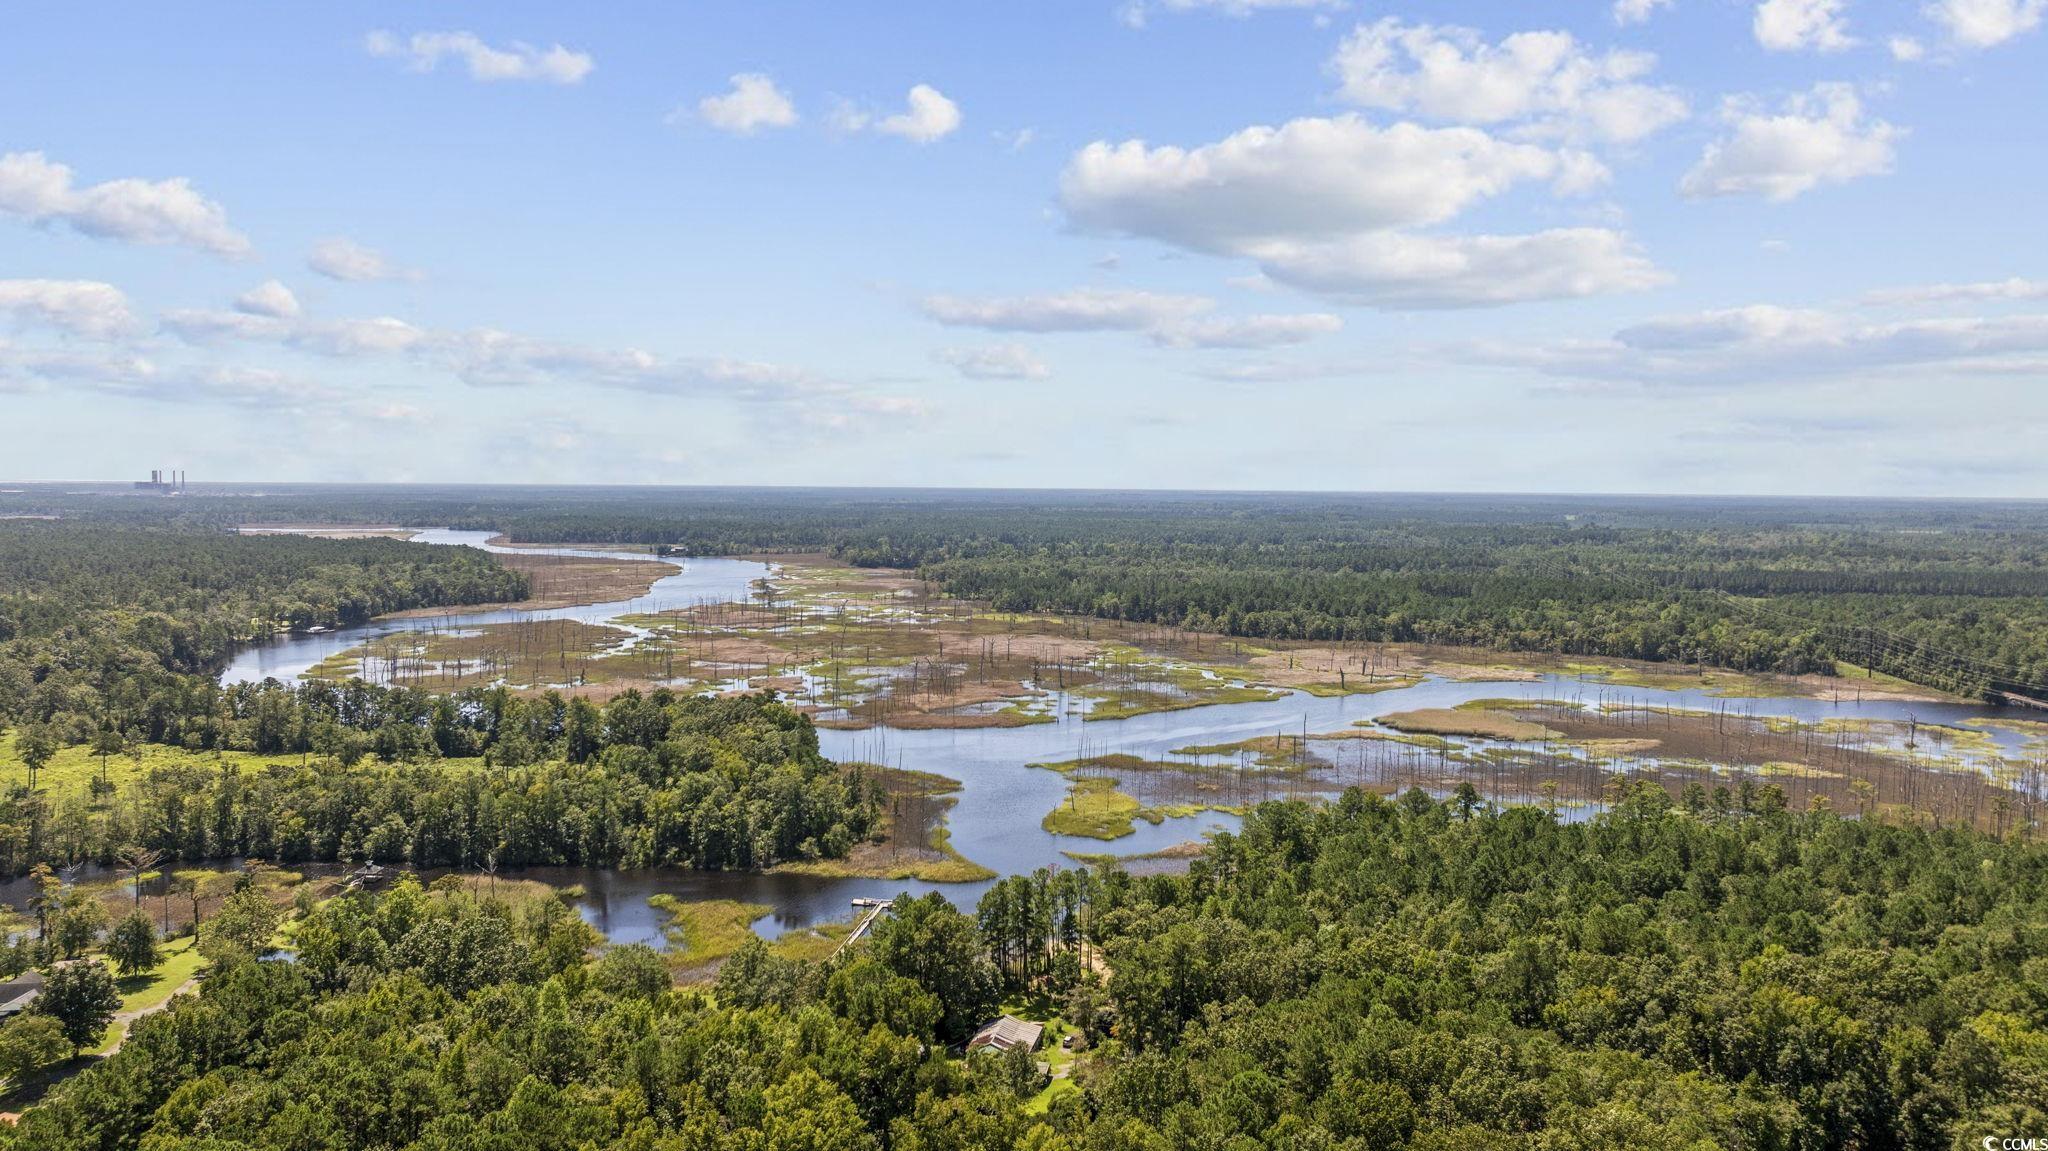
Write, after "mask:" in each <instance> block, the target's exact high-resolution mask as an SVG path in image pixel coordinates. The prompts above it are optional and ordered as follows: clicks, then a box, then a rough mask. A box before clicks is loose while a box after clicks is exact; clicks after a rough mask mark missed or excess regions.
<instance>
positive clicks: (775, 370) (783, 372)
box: [162, 310, 921, 419]
mask: <svg viewBox="0 0 2048 1151" xmlns="http://www.w3.org/2000/svg"><path fill="white" fill-rule="evenodd" d="M162 326H163V329H164V330H165V331H166V332H168V333H170V334H172V335H175V336H177V337H179V338H180V339H182V340H184V341H185V342H187V343H190V344H195V345H202V346H217V345H221V344H226V343H230V342H242V343H252V344H275V345H279V346H282V347H286V348H290V349H293V350H295V351H299V352H304V353H308V354H311V355H317V356H324V357H329V358H334V359H375V358H398V359H402V360H403V361H405V362H408V363H411V364H412V365H414V366H416V367H419V368H423V369H426V370H431V371H437V372H444V373H447V374H448V375H451V376H453V377H454V378H455V379H457V380H460V381H461V382H463V383H465V384H469V385H471V386H473V387H480V388H507V387H545V388H563V389H566V388H575V387H583V386H590V387H602V388H613V389H620V390H626V391H635V392H643V393H648V394H653V395H665V396H688V397H697V398H716V399H728V400H735V401H740V402H745V403H754V404H776V405H784V406H787V407H790V408H792V409H794V410H795V411H796V413H797V414H798V415H799V416H800V417H803V418H806V419H807V418H809V414H808V406H809V405H814V404H816V405H827V406H831V407H833V408H834V410H837V411H841V412H846V413H853V414H856V415H860V416H863V417H866V416H875V417H884V416H893V417H904V416H910V415H915V414H917V413H918V412H919V411H920V410H921V409H920V407H919V405H918V404H916V402H915V401H914V400H911V399H908V398H906V397H900V396H888V395H877V394H873V393H868V392H864V391H861V390H859V389H856V388H854V387H852V386H850V385H848V384H845V383H843V382H840V381H836V380H832V379H829V378H825V377H821V376H818V375H815V374H813V373H811V372H809V371H806V370H804V369H801V368H796V367H791V366H788V365H781V364H771V363H764V362H760V361H752V360H741V359H733V358H728V357H716V356H663V355H658V354H656V353H653V352H648V351H644V350H641V349H638V348H603V347H592V346H590V345H586V344H575V343H568V342H562V341H555V340H545V339H538V338H534V337H531V336H524V335H520V334H517V333H513V332H506V331H501V330H498V329H494V328H471V329H463V330H455V329H439V328H428V327H422V326H419V325H416V324H412V323H409V322H407V321H405V320H402V319H398V318H396V317H392V316H375V317H367V318H341V319H323V318H318V317H309V316H304V315H300V316H295V317H273V316H263V315H252V314H249V313H247V312H239V311H208V310H185V311H173V312H168V313H166V314H165V315H164V317H163V321H162Z"/></svg>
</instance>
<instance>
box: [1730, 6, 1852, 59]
mask: <svg viewBox="0 0 2048 1151" xmlns="http://www.w3.org/2000/svg"><path fill="white" fill-rule="evenodd" d="M1847 6H1848V0H1763V2H1762V3H1760V4H1758V5H1757V6H1756V14H1755V16H1754V17H1753V18H1752V19H1751V21H1750V30H1751V31H1752V32H1754V33H1755V34H1756V42H1757V43H1759V44H1761V45H1763V46H1764V47H1765V48H1768V49H1770V50H1771V51H1773V52H1797V51H1801V50H1804V49H1811V50H1813V51H1816V52H1840V51H1842V50H1843V49H1845V48H1851V47H1854V46H1855V44H1856V41H1855V40H1854V39H1852V38H1851V37H1850V36H1849V22H1848V20H1847V19H1845V18H1844V17H1843V15H1842V10H1843V9H1844V8H1846V7H1847Z"/></svg>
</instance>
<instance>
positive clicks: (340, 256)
mask: <svg viewBox="0 0 2048 1151" xmlns="http://www.w3.org/2000/svg"><path fill="white" fill-rule="evenodd" d="M306 267H308V268H311V269H312V270H313V271H315V272H318V273H320V274H321V275H323V276H326V277H327V278H328V279H330V280H347V281H349V282H351V283H360V282H363V281H366V280H417V279H419V278H420V274H419V273H418V272H417V271H414V270H413V269H411V268H401V267H399V266H398V265H397V264H394V263H392V262H391V261H390V260H389V259H388V258H387V257H386V256H385V255H384V253H382V252H379V251H378V250H376V249H375V248H371V247H367V246H365V245H362V244H358V243H356V242H355V241H354V240H351V239H348V238H347V237H345V236H332V237H329V238H327V239H325V240H321V241H319V242H317V243H315V244H314V245H313V250H312V251H311V252H309V253H307V255H306Z"/></svg>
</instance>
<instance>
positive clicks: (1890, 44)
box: [1885, 36, 1927, 64]
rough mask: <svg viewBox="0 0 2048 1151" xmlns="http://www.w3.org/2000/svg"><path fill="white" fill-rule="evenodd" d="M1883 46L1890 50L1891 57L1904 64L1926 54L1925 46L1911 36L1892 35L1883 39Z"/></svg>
mask: <svg viewBox="0 0 2048 1151" xmlns="http://www.w3.org/2000/svg"><path fill="white" fill-rule="evenodd" d="M1885 47H1886V48H1887V49H1889V50H1890V51H1891V54H1892V59H1894V60H1897V61H1900V62H1901V63H1906V64H1910V63H1912V62H1913V61H1915V60H1918V59H1920V58H1922V57H1924V56H1926V55H1927V46H1926V45H1924V44H1922V43H1920V41H1918V40H1916V39H1914V38H1913V37H1911V36H1893V37H1892V38H1891V39H1889V40H1887V41H1885Z"/></svg>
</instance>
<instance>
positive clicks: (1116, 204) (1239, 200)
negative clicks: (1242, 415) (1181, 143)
mask: <svg viewBox="0 0 2048 1151" xmlns="http://www.w3.org/2000/svg"><path fill="white" fill-rule="evenodd" d="M1560 168H1561V161H1560V159H1559V156H1558V154H1557V153H1555V152H1552V151H1550V150H1549V149H1546V148H1541V147H1537V146H1535V145H1533V144H1516V143H1510V142H1507V141H1503V140H1499V139H1497V138H1495V137H1493V136H1490V135H1488V134H1486V133H1485V132H1482V131H1479V130H1477V129H1474V128H1424V127H1420V126H1418V125H1415V124H1393V125H1390V126H1388V127H1385V128H1381V127H1378V126H1375V125H1373V124H1370V123H1368V122H1366V121H1365V120H1363V119H1361V118H1359V117H1357V116H1340V117H1336V118H1334V119H1316V118H1311V119H1301V120H1293V121H1290V122H1288V123H1286V124H1283V125H1281V126H1280V127H1278V128H1268V127H1254V128H1246V129H1244V130H1243V131H1241V132H1238V133H1235V134H1234V135H1231V136H1229V137H1226V138H1225V139H1223V140H1221V141H1219V142H1217V143H1214V144H1205V145H1203V146H1201V147H1198V148H1192V149H1189V148H1177V147H1173V146H1170V145H1162V146H1160V147H1157V148H1154V147H1148V146H1147V145H1146V144H1145V143H1144V142H1143V141H1141V140H1128V141H1125V142H1124V143H1122V144H1110V143H1108V142H1106V141H1097V142H1095V143H1093V144H1090V145H1088V146H1087V147H1085V148H1083V149H1081V151H1079V152H1077V153H1075V155H1074V157H1073V158H1072V159H1071V160H1070V161H1069V162H1068V164H1067V167H1066V171H1065V172H1063V173H1062V174H1061V176H1060V201H1061V203H1062V205H1063V206H1064V207H1065V208H1066V211H1067V214H1068V215H1069V216H1071V217H1072V218H1073V219H1074V221H1075V223H1077V224H1080V225H1081V226H1083V227H1087V228H1094V229H1099V230H1103V231H1112V232H1126V233H1129V234H1131V235H1138V236H1149V237H1151V238H1153V239H1158V240H1164V241H1166V242H1168V243H1173V244H1180V245H1182V246H1185V247H1190V248H1196V249H1199V250H1203V251H1212V252H1228V251H1231V250H1233V249H1235V248H1237V247H1239V246H1240V245H1243V244H1247V243H1256V242H1259V241H1263V240H1271V239H1275V238H1279V237H1286V236H1293V235H1299V234H1303V233H1308V234H1313V235H1331V234H1341V233H1347V232H1357V231H1367V230H1373V229H1380V228H1397V227H1412V226H1419V225H1425V224H1435V223H1441V222H1442V221H1444V220H1447V219H1450V218H1451V217H1452V216H1455V215H1457V214H1458V213H1459V212H1460V211H1463V210H1464V209H1465V208H1466V207H1468V206H1470V205H1471V204H1473V203H1475V202H1477V201H1479V200H1482V199H1485V198H1487V197H1490V196H1495V195H1498V194H1500V193H1501V192H1504V191H1506V190H1507V189H1509V188H1511V187H1513V186H1514V185H1515V184H1517V183H1522V182H1526V181H1531V180H1548V179H1550V178H1552V177H1554V176H1556V175H1557V174H1558V172H1559V170H1560Z"/></svg>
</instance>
